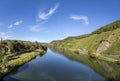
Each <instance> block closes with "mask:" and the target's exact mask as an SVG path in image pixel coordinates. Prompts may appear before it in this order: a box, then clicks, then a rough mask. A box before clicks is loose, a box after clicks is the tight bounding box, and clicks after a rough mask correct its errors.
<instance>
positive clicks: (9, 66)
mask: <svg viewBox="0 0 120 81" xmlns="http://www.w3.org/2000/svg"><path fill="white" fill-rule="evenodd" d="M44 53H45V51H43V50H41V49H37V50H35V51H33V52H29V53H23V54H20V55H17V56H14V57H15V58H16V59H14V60H10V61H8V62H7V63H6V65H4V67H3V68H2V70H1V72H0V78H2V77H3V76H4V75H5V74H7V73H9V72H10V71H11V70H13V69H14V68H16V67H19V66H21V65H23V64H25V63H27V62H29V61H30V60H32V59H33V58H35V57H36V56H37V55H42V54H44Z"/></svg>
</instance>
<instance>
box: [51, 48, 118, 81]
mask: <svg viewBox="0 0 120 81" xmlns="http://www.w3.org/2000/svg"><path fill="white" fill-rule="evenodd" d="M51 50H52V51H54V52H56V53H58V54H62V55H64V56H65V57H67V58H69V59H70V60H74V61H77V62H80V63H83V64H86V65H88V66H89V67H91V68H92V69H94V71H96V72H97V73H99V74H100V75H102V76H103V77H105V78H106V79H107V81H120V65H117V64H114V63H110V62H105V61H101V60H97V59H93V58H89V57H88V56H86V55H80V54H77V53H74V52H71V51H69V50H65V49H58V48H51Z"/></svg>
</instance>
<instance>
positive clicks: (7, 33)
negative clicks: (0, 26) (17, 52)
mask: <svg viewBox="0 0 120 81" xmlns="http://www.w3.org/2000/svg"><path fill="white" fill-rule="evenodd" d="M11 32H12V31H8V32H2V33H1V36H2V38H3V39H9V38H12V37H13V36H12V35H11Z"/></svg>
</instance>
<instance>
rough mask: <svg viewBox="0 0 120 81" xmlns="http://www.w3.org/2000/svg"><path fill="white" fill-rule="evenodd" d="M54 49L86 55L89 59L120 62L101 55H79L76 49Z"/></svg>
mask: <svg viewBox="0 0 120 81" xmlns="http://www.w3.org/2000/svg"><path fill="white" fill-rule="evenodd" d="M51 48H53V46H51ZM54 49H60V50H63V51H64V50H68V51H71V52H74V53H76V54H79V55H86V56H88V57H90V58H94V59H99V60H103V61H108V62H112V63H117V64H120V60H118V59H114V58H109V57H105V56H103V55H96V54H93V53H92V54H91V53H88V54H85V53H81V52H80V51H79V50H78V49H68V48H54Z"/></svg>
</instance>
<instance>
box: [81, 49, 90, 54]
mask: <svg viewBox="0 0 120 81" xmlns="http://www.w3.org/2000/svg"><path fill="white" fill-rule="evenodd" d="M79 53H82V54H88V50H86V49H84V48H80V49H79Z"/></svg>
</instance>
